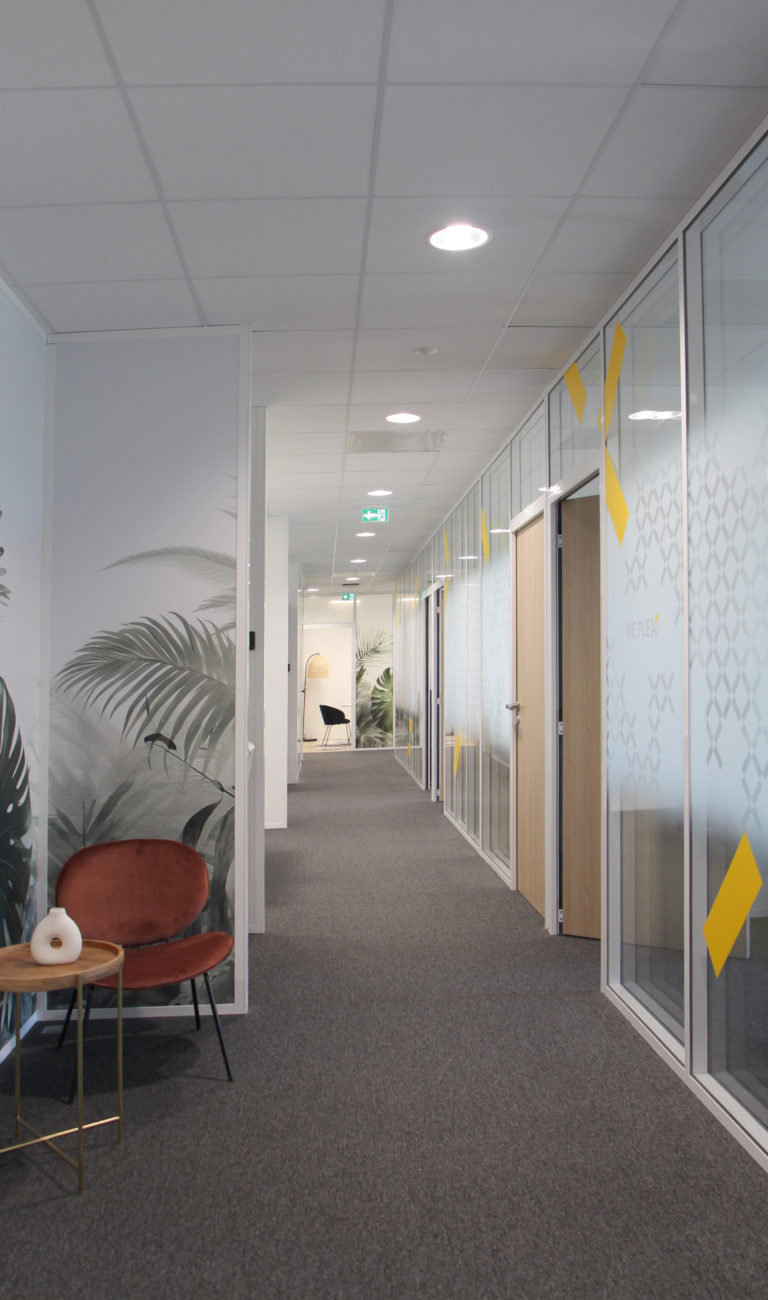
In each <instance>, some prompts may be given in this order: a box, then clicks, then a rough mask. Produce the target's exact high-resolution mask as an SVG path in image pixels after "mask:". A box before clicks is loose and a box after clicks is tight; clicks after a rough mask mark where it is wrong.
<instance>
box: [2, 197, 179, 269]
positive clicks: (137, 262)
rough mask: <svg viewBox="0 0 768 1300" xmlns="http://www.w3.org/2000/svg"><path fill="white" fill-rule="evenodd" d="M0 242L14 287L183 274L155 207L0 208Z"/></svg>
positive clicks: (160, 209)
mask: <svg viewBox="0 0 768 1300" xmlns="http://www.w3.org/2000/svg"><path fill="white" fill-rule="evenodd" d="M0 242H1V243H2V246H3V261H4V263H5V265H6V267H8V269H9V270H10V271H11V272H12V273H13V276H14V279H15V280H16V282H17V283H20V284H35V283H38V284H67V283H74V282H77V281H83V280H85V281H88V280H134V279H136V280H169V279H174V278H180V277H181V276H183V268H182V265H181V262H180V261H179V257H178V254H177V252H176V249H175V247H174V243H173V240H172V239H171V235H170V232H169V230H168V225H167V222H166V220H165V217H164V216H163V210H162V208H161V207H160V204H159V203H96V204H89V205H85V206H83V205H79V204H78V205H74V206H70V205H57V206H55V207H45V208H0Z"/></svg>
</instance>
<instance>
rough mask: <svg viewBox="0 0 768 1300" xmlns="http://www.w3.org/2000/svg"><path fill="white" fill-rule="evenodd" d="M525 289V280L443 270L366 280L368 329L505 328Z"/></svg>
mask: <svg viewBox="0 0 768 1300" xmlns="http://www.w3.org/2000/svg"><path fill="white" fill-rule="evenodd" d="M524 284H525V277H524V276H521V275H508V274H497V273H496V272H494V271H444V272H435V273H434V274H433V275H366V277H365V279H364V282H363V302H362V310H361V314H360V324H361V327H362V328H363V329H392V328H399V327H403V328H405V329H415V328H418V329H425V330H429V329H430V328H437V327H440V326H441V325H442V324H444V322H445V321H446V320H450V321H453V322H454V323H455V324H456V325H457V326H458V327H464V328H466V327H474V326H479V327H486V328H490V327H496V328H498V329H501V328H502V326H503V325H505V324H506V321H507V319H508V317H509V315H510V313H511V311H512V308H513V307H514V305H515V302H516V301H517V298H518V296H519V294H520V292H521V290H522V288H523V286H524Z"/></svg>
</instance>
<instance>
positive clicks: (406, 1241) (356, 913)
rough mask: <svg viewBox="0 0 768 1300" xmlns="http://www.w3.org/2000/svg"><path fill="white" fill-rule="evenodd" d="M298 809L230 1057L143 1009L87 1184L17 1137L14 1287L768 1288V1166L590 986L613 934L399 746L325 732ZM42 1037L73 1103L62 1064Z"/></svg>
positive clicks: (49, 1078)
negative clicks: (520, 859) (447, 801)
mask: <svg viewBox="0 0 768 1300" xmlns="http://www.w3.org/2000/svg"><path fill="white" fill-rule="evenodd" d="M289 820H290V828H289V829H288V830H287V831H274V832H270V833H269V835H268V875H267V880H268V933H267V934H266V935H263V936H255V937H253V938H252V940H251V966H250V979H251V1011H250V1013H249V1015H248V1016H247V1017H240V1018H231V1019H228V1020H227V1021H226V1023H225V1026H224V1029H225V1033H226V1036H227V1041H228V1045H229V1049H230V1055H231V1059H232V1065H233V1069H234V1072H235V1083H234V1084H227V1083H226V1082H225V1081H224V1079H223V1071H222V1066H221V1060H220V1057H219V1053H218V1047H217V1044H216V1042H215V1038H214V1036H213V1030H212V1027H211V1025H210V1023H209V1022H208V1023H206V1024H205V1025H204V1029H203V1032H202V1033H200V1034H197V1033H195V1031H194V1028H193V1027H192V1026H191V1025H190V1024H189V1023H187V1022H186V1021H184V1022H181V1023H179V1022H168V1021H164V1022H160V1021H155V1022H151V1023H146V1022H144V1023H141V1024H137V1023H136V1022H133V1023H129V1026H128V1033H127V1040H126V1103H127V1131H126V1140H125V1143H124V1144H123V1146H122V1147H121V1148H118V1147H117V1146H116V1145H115V1143H114V1138H113V1137H112V1136H109V1135H108V1132H107V1131H106V1130H101V1131H97V1133H95V1134H92V1135H91V1137H90V1138H89V1144H88V1151H87V1164H86V1187H85V1191H84V1193H83V1195H82V1197H78V1196H77V1194H76V1193H74V1192H73V1191H72V1186H73V1182H72V1178H73V1176H72V1174H71V1171H70V1170H68V1169H67V1168H66V1167H65V1166H64V1165H63V1164H62V1163H61V1162H59V1161H57V1160H56V1159H55V1157H53V1156H51V1155H50V1154H49V1153H46V1152H41V1151H36V1152H34V1153H33V1154H31V1155H27V1156H25V1157H23V1158H22V1157H20V1156H17V1155H13V1156H7V1155H6V1156H3V1157H2V1158H1V1159H2V1162H3V1163H0V1212H1V1213H2V1241H3V1249H2V1255H1V1256H0V1295H2V1296H3V1297H5V1296H8V1297H11V1296H12V1297H14V1298H16V1297H30V1298H31V1300H37V1297H40V1298H41V1300H42V1297H51V1296H56V1297H57V1298H60V1300H69V1298H70V1297H97V1296H98V1297H101V1296H115V1297H134V1296H136V1297H138V1296H141V1297H143V1296H162V1297H190V1298H191V1297H209V1296H211V1297H218V1296H221V1297H229V1296H234V1297H256V1298H257V1300H262V1298H263V1300H283V1298H285V1300H305V1298H306V1300H310V1298H313V1297H322V1298H323V1300H390V1298H397V1300H410V1297H414V1298H416V1297H428V1298H429V1300H497V1298H499V1300H514V1298H517V1297H520V1298H521V1300H527V1298H528V1297H531V1298H535V1297H550V1296H552V1297H554V1296H558V1297H585V1298H586V1297H617V1298H622V1300H623V1298H624V1297H627V1298H634V1297H636V1298H637V1300H646V1298H648V1297H681V1298H682V1297H692V1298H693V1297H696V1298H699V1297H727V1298H728V1300H740V1298H741V1297H765V1296H766V1295H768V1176H767V1175H766V1174H764V1173H763V1172H762V1170H761V1169H760V1168H759V1167H758V1166H757V1164H756V1163H755V1162H754V1161H752V1160H751V1159H750V1158H749V1156H747V1154H746V1153H745V1152H744V1151H742V1149H741V1148H740V1147H739V1146H738V1144H737V1143H736V1142H734V1140H733V1139H732V1138H730V1137H729V1136H728V1135H727V1133H725V1132H724V1130H723V1129H722V1128H721V1127H720V1125H719V1124H718V1123H717V1122H716V1121H715V1120H714V1118H713V1117H712V1116H710V1115H709V1114H708V1112H707V1111H706V1110H705V1108H704V1107H703V1106H702V1105H701V1104H700V1103H699V1102H698V1101H697V1100H696V1099H695V1098H694V1097H693V1096H692V1095H691V1093H690V1092H689V1091H688V1089H687V1088H685V1086H684V1085H683V1084H682V1083H681V1082H680V1081H679V1080H678V1079H676V1077H675V1076H674V1075H673V1073H672V1072H671V1071H670V1070H669V1069H668V1068H667V1067H666V1066H665V1065H664V1064H663V1062H661V1061H660V1060H659V1059H658V1058H657V1057H656V1055H655V1054H654V1053H653V1052H652V1051H651V1049H650V1048H649V1047H648V1046H647V1045H646V1044H645V1043H644V1042H643V1041H642V1040H641V1039H640V1038H639V1036H638V1035H637V1034H635V1033H634V1032H633V1031H632V1029H631V1028H630V1027H629V1025H628V1024H627V1023H626V1022H625V1021H624V1019H623V1018H622V1017H621V1016H620V1015H619V1014H618V1013H617V1012H616V1011H615V1010H614V1009H613V1008H612V1007H611V1006H610V1005H609V1003H608V1002H607V1000H606V999H605V998H604V997H603V996H602V995H601V994H600V992H599V989H598V983H599V975H598V947H597V945H596V944H595V943H590V942H589V941H585V940H573V939H564V938H558V939H556V938H552V937H549V936H547V935H546V934H545V933H544V930H543V928H542V924H541V921H540V919H539V918H538V917H537V916H536V914H535V913H534V912H533V911H532V910H531V908H530V907H528V905H527V904H526V903H525V902H524V900H523V899H521V898H519V897H518V896H516V895H513V894H511V893H510V892H509V891H508V890H507V889H506V888H505V886H504V885H503V884H502V882H501V881H500V880H499V879H498V878H497V877H496V876H495V874H494V873H493V872H492V871H491V870H490V868H489V867H487V866H486V865H485V864H484V863H483V862H482V861H481V860H480V859H479V858H478V857H477V855H476V854H475V853H474V852H473V851H472V849H471V848H470V847H469V845H467V844H466V842H465V841H464V840H463V838H462V837H461V836H460V835H459V834H458V833H457V832H456V831H455V830H454V829H453V828H452V827H451V826H450V824H449V823H448V821H447V820H446V819H445V818H444V817H443V816H442V814H441V812H440V810H439V809H438V808H437V807H435V806H434V805H432V804H431V803H430V802H429V801H428V800H427V799H426V798H425V796H424V795H423V794H421V792H419V791H418V790H417V788H416V786H415V785H414V784H413V783H412V781H411V779H410V778H409V777H408V776H407V775H406V774H405V773H404V772H403V771H402V769H401V768H400V767H399V766H398V765H397V764H396V763H395V761H394V760H393V758H392V757H391V755H383V754H354V753H350V754H337V755H330V754H323V755H316V756H315V755H312V756H309V757H308V758H307V759H306V760H305V766H304V771H303V774H302V781H301V783H300V784H299V786H298V787H295V788H292V790H291V795H290V801H289ZM96 1031H97V1032H96V1034H95V1037H94V1040H93V1042H92V1043H91V1044H90V1045H89V1082H90V1099H89V1101H90V1105H91V1106H93V1107H96V1108H98V1107H99V1106H103V1107H107V1106H108V1105H109V1103H110V1097H109V1091H108V1083H109V1072H110V1070H111V1064H112V1052H113V1049H114V1042H113V1040H112V1038H111V1036H110V1030H109V1028H108V1026H104V1024H103V1022H102V1025H100V1026H97V1027H96ZM30 1040H31V1041H29V1043H28V1045H26V1047H25V1057H24V1060H25V1070H26V1081H25V1088H26V1090H27V1092H28V1094H29V1095H30V1096H31V1100H32V1102H33V1103H34V1105H35V1106H36V1107H39V1108H41V1110H42V1111H43V1115H42V1117H41V1122H44V1123H47V1122H54V1123H55V1122H56V1115H57V1114H58V1113H60V1112H61V1110H62V1109H63V1108H62V1106H61V1103H60V1102H58V1103H57V1102H55V1101H51V1100H50V1097H51V1094H52V1093H53V1094H54V1095H55V1090H56V1088H57V1087H60V1088H62V1089H63V1087H64V1085H65V1083H66V1079H67V1077H68V1067H67V1064H66V1062H64V1061H63V1060H62V1059H61V1058H62V1057H63V1055H64V1054H63V1053H62V1054H61V1055H59V1054H57V1053H55V1052H54V1051H53V1046H52V1044H53V1042H55V1040H54V1039H53V1038H52V1036H51V1035H50V1034H44V1033H42V1032H40V1031H35V1032H34V1033H33V1034H32V1035H30ZM0 1085H2V1095H0V1103H1V1104H2V1107H3V1108H5V1111H6V1113H7V1112H8V1110H9V1109H10V1107H11V1105H12V1103H11V1099H10V1097H9V1095H8V1093H9V1091H10V1087H11V1073H10V1068H9V1066H8V1065H7V1064H6V1065H4V1066H3V1067H2V1070H1V1071H0ZM52 1112H53V1115H52ZM7 1128H8V1124H7V1122H6V1124H5V1132H3V1131H2V1129H3V1124H2V1122H0V1136H2V1137H7V1136H9V1134H8V1133H7Z"/></svg>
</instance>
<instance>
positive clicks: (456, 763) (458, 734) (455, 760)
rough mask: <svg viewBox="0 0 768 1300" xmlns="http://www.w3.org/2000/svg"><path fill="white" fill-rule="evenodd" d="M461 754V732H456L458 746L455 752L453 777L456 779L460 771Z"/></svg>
mask: <svg viewBox="0 0 768 1300" xmlns="http://www.w3.org/2000/svg"><path fill="white" fill-rule="evenodd" d="M460 753H461V732H460V731H457V732H456V746H455V748H454V751H453V775H454V777H455V776H456V774H457V773H458V770H459V754H460Z"/></svg>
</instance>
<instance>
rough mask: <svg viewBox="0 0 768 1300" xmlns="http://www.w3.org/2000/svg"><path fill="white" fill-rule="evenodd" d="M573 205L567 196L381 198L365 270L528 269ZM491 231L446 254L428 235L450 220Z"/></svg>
mask: <svg viewBox="0 0 768 1300" xmlns="http://www.w3.org/2000/svg"><path fill="white" fill-rule="evenodd" d="M567 204H568V200H567V198H566V197H563V196H562V195H559V196H557V197H549V198H540V197H538V196H536V197H534V198H529V197H524V196H520V197H516V198H494V197H486V198H443V197H439V198H435V197H428V198H422V197H416V198H382V197H379V198H376V199H374V202H373V208H372V212H371V230H370V238H369V243H368V252H367V256H366V265H365V269H366V271H369V272H403V271H410V272H425V271H444V270H448V269H450V270H467V271H469V270H474V271H490V270H492V271H517V272H519V271H521V270H527V268H528V267H529V266H530V264H531V262H535V261H536V259H537V258H538V257H539V256H540V255H541V253H542V252H543V250H544V248H545V247H546V244H547V241H548V239H549V238H550V237H551V235H552V234H553V232H554V230H555V228H556V226H557V223H558V221H559V220H560V218H561V216H562V215H563V213H564V211H565V209H566V207H567ZM455 221H462V222H468V223H469V224H470V225H473V226H481V227H482V228H483V229H484V230H489V231H490V232H491V238H490V239H489V241H488V243H487V244H484V245H483V246H482V247H481V248H477V249H474V250H473V251H472V252H467V253H445V252H441V251H440V250H439V249H436V248H433V247H432V245H431V244H430V243H429V242H428V239H429V235H431V234H432V232H433V231H435V230H439V229H440V228H441V227H442V226H446V225H449V224H450V223H451V222H455Z"/></svg>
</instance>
